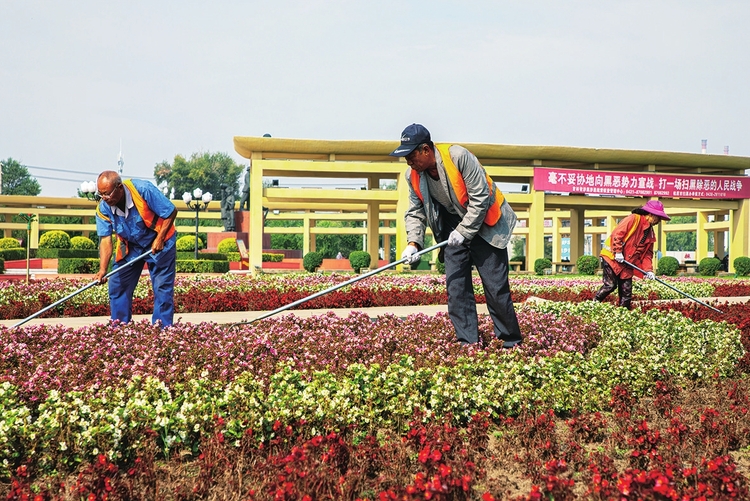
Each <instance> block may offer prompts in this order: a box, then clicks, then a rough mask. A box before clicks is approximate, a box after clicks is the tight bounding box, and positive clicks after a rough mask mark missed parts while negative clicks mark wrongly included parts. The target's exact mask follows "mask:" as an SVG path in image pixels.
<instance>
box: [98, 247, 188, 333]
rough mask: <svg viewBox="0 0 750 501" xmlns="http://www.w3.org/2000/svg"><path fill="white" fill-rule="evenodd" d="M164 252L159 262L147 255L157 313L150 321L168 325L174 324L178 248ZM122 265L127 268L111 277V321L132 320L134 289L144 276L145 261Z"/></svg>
mask: <svg viewBox="0 0 750 501" xmlns="http://www.w3.org/2000/svg"><path fill="white" fill-rule="evenodd" d="M146 250H147V249H145V250H144V251H143V252H145V251H146ZM131 252H133V249H131ZM162 252H166V254H165V255H162V254H161V253H159V255H158V256H159V259H158V261H157V262H156V263H154V262H153V261H152V260H151V259H148V258H147V263H148V272H149V275H150V277H151V287H152V289H153V291H154V314H153V315H152V317H151V322H152V323H156V322H157V321H159V322H161V325H162V327H166V326H168V325H172V322H173V320H174V277H175V258H176V255H177V251H176V249H175V247H172V249H171V250H168V251H162ZM137 255H140V254H137ZM121 266H124V267H125V268H126V269H123V270H122V271H119V272H118V273H115V274H114V275H112V276H111V277H110V278H109V308H110V310H111V317H112V320H120V321H121V322H130V320H131V319H132V317H133V292H134V291H135V287H136V285H138V279H140V277H141V270H143V261H139V262H137V263H134V264H133V265H132V266H131V265H129V264H128V263H125V264H123V265H121Z"/></svg>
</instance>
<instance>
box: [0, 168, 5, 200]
mask: <svg viewBox="0 0 750 501" xmlns="http://www.w3.org/2000/svg"><path fill="white" fill-rule="evenodd" d="M3 167H5V166H4V165H3V163H2V162H0V195H2V194H3Z"/></svg>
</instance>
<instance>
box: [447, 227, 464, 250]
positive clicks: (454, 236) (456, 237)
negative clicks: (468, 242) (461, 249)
mask: <svg viewBox="0 0 750 501" xmlns="http://www.w3.org/2000/svg"><path fill="white" fill-rule="evenodd" d="M462 243H464V236H463V235H462V234H460V233H459V232H458V230H453V231H451V234H450V235H448V245H450V246H451V247H455V246H458V245H461V244H462Z"/></svg>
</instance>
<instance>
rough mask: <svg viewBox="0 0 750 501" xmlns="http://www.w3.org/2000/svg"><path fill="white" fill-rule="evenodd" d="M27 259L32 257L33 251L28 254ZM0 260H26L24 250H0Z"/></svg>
mask: <svg viewBox="0 0 750 501" xmlns="http://www.w3.org/2000/svg"><path fill="white" fill-rule="evenodd" d="M29 254H30V256H29V257H34V249H31V252H29ZM0 258H3V259H5V260H6V261H17V260H19V259H26V249H22V248H18V249H0Z"/></svg>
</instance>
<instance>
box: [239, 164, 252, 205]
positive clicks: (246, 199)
mask: <svg viewBox="0 0 750 501" xmlns="http://www.w3.org/2000/svg"><path fill="white" fill-rule="evenodd" d="M240 210H250V166H249V165H248V166H247V169H245V184H244V185H243V186H242V197H241V198H240Z"/></svg>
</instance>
